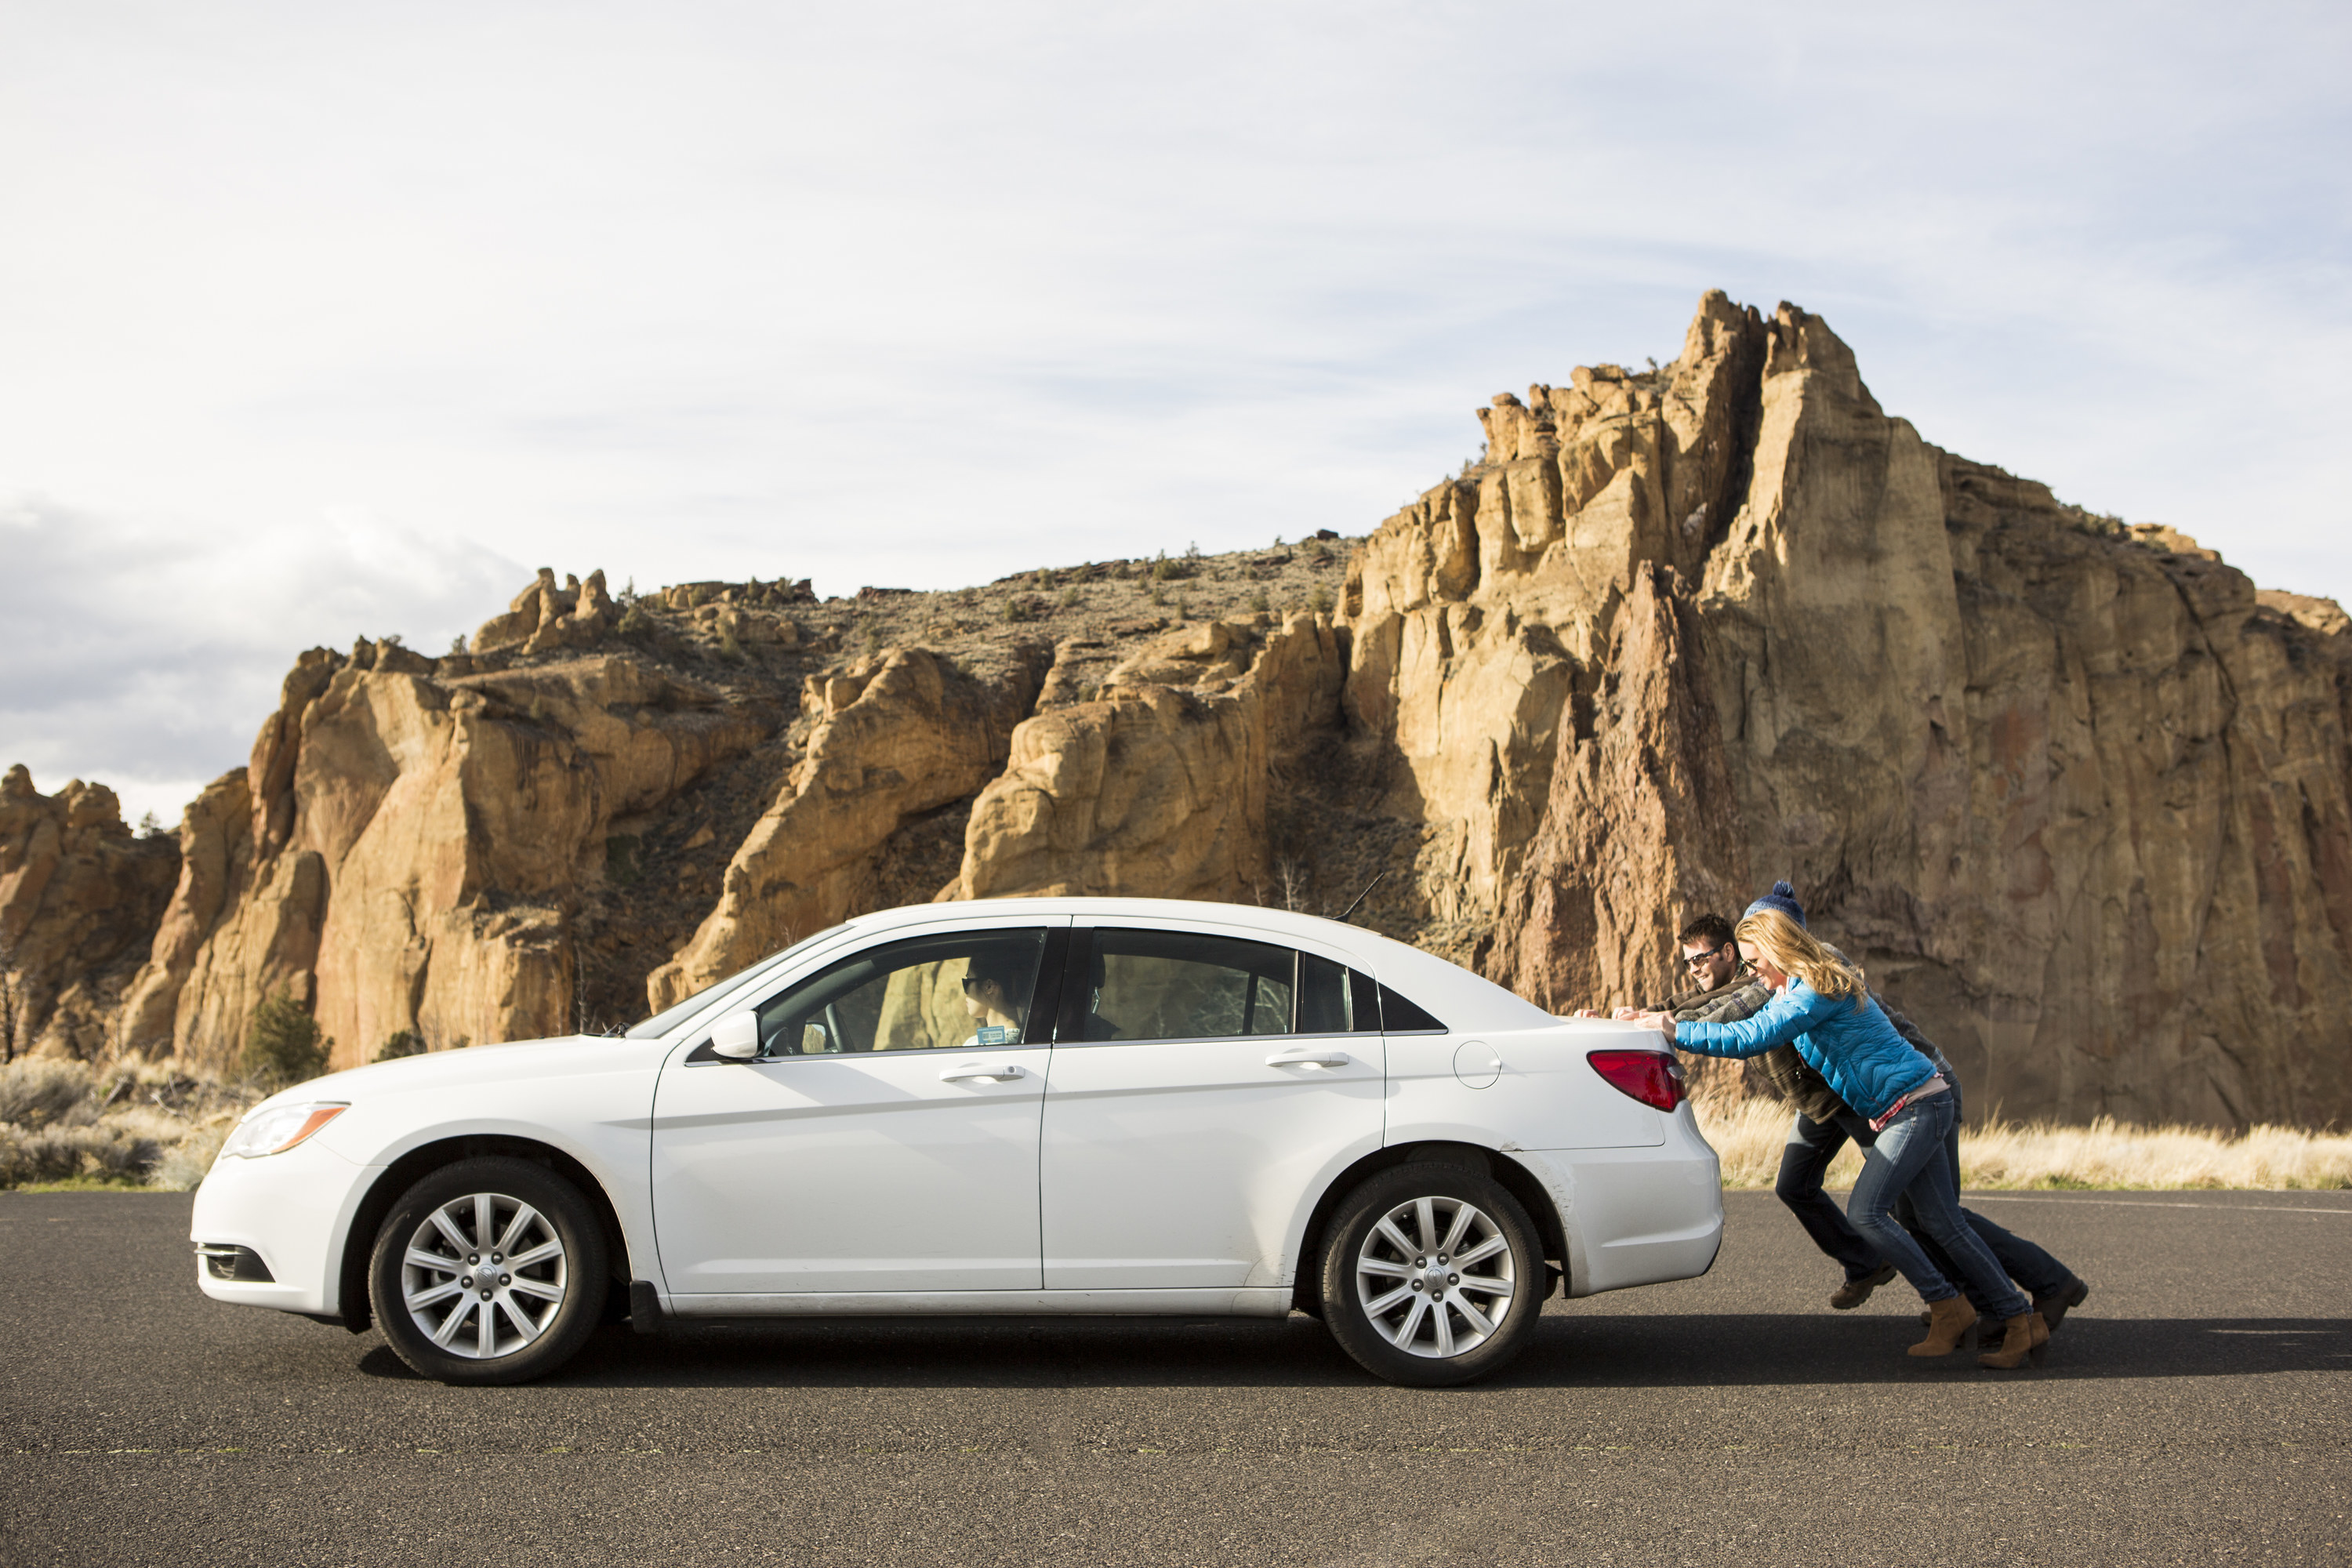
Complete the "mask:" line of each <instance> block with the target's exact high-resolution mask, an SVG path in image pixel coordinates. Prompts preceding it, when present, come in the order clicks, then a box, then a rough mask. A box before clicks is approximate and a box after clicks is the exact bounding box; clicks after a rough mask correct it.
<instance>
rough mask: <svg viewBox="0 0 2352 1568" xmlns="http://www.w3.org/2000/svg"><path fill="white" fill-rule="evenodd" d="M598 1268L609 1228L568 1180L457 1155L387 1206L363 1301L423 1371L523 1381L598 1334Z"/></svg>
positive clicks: (459, 1380)
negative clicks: (484, 1217)
mask: <svg viewBox="0 0 2352 1568" xmlns="http://www.w3.org/2000/svg"><path fill="white" fill-rule="evenodd" d="M485 1201H487V1202H488V1209H489V1220H490V1223H489V1225H488V1227H487V1228H488V1231H489V1234H488V1236H487V1237H485V1236H482V1235H481V1234H479V1233H480V1232H481V1231H482V1230H483V1229H484V1228H485V1227H484V1226H482V1225H481V1223H480V1215H481V1205H482V1204H483V1203H484V1202H485ZM436 1215H437V1216H438V1218H437V1219H436ZM501 1243H510V1244H511V1245H512V1247H513V1251H514V1255H515V1257H516V1258H521V1259H522V1260H523V1261H522V1263H521V1265H520V1267H517V1266H516V1265H515V1264H514V1262H513V1261H512V1259H510V1258H507V1257H505V1256H503V1254H504V1253H505V1251H506V1250H507V1248H506V1247H505V1246H502V1245H501ZM424 1258H432V1259H434V1260H435V1261H434V1264H433V1265H432V1266H429V1267H428V1266H425V1264H424V1263H423V1262H422V1261H421V1260H422V1259H424ZM492 1268H495V1269H496V1270H497V1273H496V1274H495V1275H493V1274H491V1273H490V1272H488V1270H490V1269H492ZM605 1268H606V1256H605V1246H604V1227H603V1226H600V1225H598V1224H597V1223H596V1215H595V1214H594V1212H593V1210H591V1209H590V1208H589V1206H588V1202H587V1200H586V1199H585V1198H583V1197H582V1196H581V1195H580V1193H579V1190H578V1189H577V1188H575V1187H574V1186H572V1184H571V1183H570V1182H567V1181H565V1180H564V1179H563V1178H562V1177H561V1176H559V1175H556V1174H555V1173H552V1172H551V1171H549V1170H548V1169H546V1168H545V1167H544V1166H541V1165H535V1164H533V1163H530V1161H528V1160H514V1159H500V1158H490V1159H478V1160H463V1161H460V1162H458V1163H457V1164H454V1165H444V1166H443V1167H441V1169H439V1170H437V1171H435V1172H432V1173H429V1174H427V1175H425V1176H424V1177H422V1178H420V1179H419V1180H418V1181H417V1183H416V1184H415V1185H414V1186H412V1187H410V1188H409V1189H408V1191H407V1192H405V1193H404V1194H401V1197H400V1201H399V1202H398V1203H397V1204H394V1205H393V1209H392V1213H391V1214H390V1215H386V1216H385V1218H384V1222H383V1228H381V1229H380V1230H378V1231H377V1232H376V1238H375V1250H374V1252H373V1254H372V1255H371V1256H370V1257H369V1258H368V1300H369V1303H370V1304H371V1305H372V1306H373V1308H374V1310H375V1321H376V1325H377V1326H378V1327H379V1328H381V1329H382V1330H383V1337H384V1339H385V1340H386V1341H387V1342H389V1343H390V1344H391V1346H392V1349H393V1353H394V1354H395V1355H397V1356H399V1357H400V1359H401V1360H403V1361H404V1362H406V1363H408V1364H409V1365H410V1366H412V1367H414V1368H415V1369H416V1371H418V1372H419V1373H423V1374H424V1375H425V1376H426V1377H430V1378H436V1379H438V1380H439V1381H440V1382H443V1383H456V1384H504V1383H525V1382H528V1381H530V1379H532V1378H534V1377H544V1376H546V1375H547V1374H548V1373H551V1372H553V1371H554V1370H555V1369H556V1368H557V1367H560V1366H562V1364H563V1363H565V1362H567V1361H570V1360H571V1359H572V1355H573V1354H574V1353H575V1352H578V1350H579V1349H580V1347H581V1345H582V1344H583V1342H585V1341H586V1340H587V1338H588V1335H589V1334H590V1332H591V1331H593V1330H594V1329H595V1327H596V1322H597V1320H598V1318H599V1317H600V1316H601V1315H602V1314H603V1311H604V1295H605V1289H606V1280H605ZM460 1281H462V1284H461V1283H460ZM485 1322H487V1323H488V1331H487V1333H486V1332H485V1331H484V1328H483V1325H484V1323H485ZM436 1330H437V1331H439V1333H440V1338H441V1341H442V1342H436V1337H435V1336H436ZM453 1345H454V1346H458V1347H461V1348H457V1349H452V1348H450V1347H451V1346H453Z"/></svg>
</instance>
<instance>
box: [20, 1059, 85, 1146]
mask: <svg viewBox="0 0 2352 1568" xmlns="http://www.w3.org/2000/svg"><path fill="white" fill-rule="evenodd" d="M96 1085H97V1080H96V1079H95V1078H94V1077H93V1075H92V1074H91V1072H90V1070H89V1068H88V1067H86V1066H85V1065H83V1064H82V1063H80V1062H77V1061H61V1060H58V1059H57V1058H47V1057H39V1058H37V1057H20V1058H17V1059H16V1060H15V1061H13V1062H10V1063H8V1064H7V1065H6V1066H5V1067H0V1122H6V1123H8V1124H9V1125H11V1126H14V1127H18V1128H23V1129H26V1130H28V1131H29V1130H31V1129H35V1128H40V1127H47V1126H51V1125H53V1124H55V1123H57V1122H60V1121H65V1120H66V1119H67V1118H68V1116H70V1115H71V1114H72V1113H73V1112H74V1111H75V1110H77V1109H79V1107H80V1106H81V1105H82V1103H83V1102H84V1101H85V1100H89V1097H90V1093H91V1090H92V1089H94V1088H96Z"/></svg>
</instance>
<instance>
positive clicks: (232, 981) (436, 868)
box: [118, 574, 772, 1066]
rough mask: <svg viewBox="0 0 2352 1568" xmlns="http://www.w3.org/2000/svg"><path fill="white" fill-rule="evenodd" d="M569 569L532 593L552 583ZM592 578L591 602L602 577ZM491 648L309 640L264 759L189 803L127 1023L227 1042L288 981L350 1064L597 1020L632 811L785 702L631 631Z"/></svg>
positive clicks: (669, 795) (192, 1051)
mask: <svg viewBox="0 0 2352 1568" xmlns="http://www.w3.org/2000/svg"><path fill="white" fill-rule="evenodd" d="M550 579H551V574H542V577H541V584H540V587H539V589H537V590H534V591H531V592H530V593H527V594H526V595H525V597H526V598H531V597H534V596H536V597H538V598H540V599H541V601H542V604H543V603H544V596H545V591H546V589H547V585H548V584H549V582H550ZM590 582H591V584H592V585H593V593H583V596H582V599H581V600H580V601H579V602H580V603H590V602H592V601H593V599H594V598H600V597H601V595H602V582H601V577H595V576H592V578H591V579H590ZM574 608H575V609H576V608H577V605H574ZM599 613H601V612H599ZM576 622H577V617H576V616H574V615H573V614H572V611H569V610H567V611H566V612H565V614H564V615H563V616H560V617H558V618H557V621H556V625H557V626H558V627H559V628H560V627H561V626H564V625H567V624H576ZM548 629H549V624H548V623H547V622H546V621H545V620H542V621H541V622H540V623H539V624H538V625H537V626H536V627H535V629H534V630H533V632H532V633H531V641H533V642H535V643H537V644H538V645H539V646H540V648H541V652H549V651H552V650H553V649H555V648H560V647H562V643H561V640H560V639H558V640H557V641H556V642H554V643H552V644H551V643H550V641H549V639H548V638H547V637H546V636H545V634H546V632H547V631H548ZM566 635H569V634H566ZM451 663H452V664H453V665H457V664H460V661H458V660H452V661H451ZM476 663H477V661H476V660H473V659H470V658H469V659H466V660H464V661H462V668H463V673H455V674H452V673H448V672H446V671H445V670H443V669H442V668H440V667H439V666H438V665H437V664H436V661H433V660H429V659H425V658H422V657H421V656H418V655H415V654H414V653H410V652H408V651H407V650H405V649H401V648H397V647H392V648H386V647H379V646H376V645H372V644H362V646H361V647H359V648H358V649H357V650H355V651H354V653H353V655H352V657H350V658H343V657H341V656H338V655H335V654H332V653H329V652H327V651H325V650H323V649H313V650H312V651H311V652H310V653H308V654H305V655H304V656H303V657H302V658H301V659H300V660H299V662H298V663H297V664H296V666H295V668H294V670H293V671H292V673H290V674H289V676H288V678H287V680H286V683H285V687H284V690H283V693H282V697H281V705H280V707H279V709H278V711H277V712H276V713H274V714H272V715H271V717H270V718H269V720H268V721H267V722H266V723H265V724H264V725H263V726H262V730H261V733H260V735H259V737H258V738H257V740H256V742H255V745H254V752H253V759H252V762H251V763H250V764H249V765H248V766H247V768H246V769H245V770H244V771H243V772H242V773H232V774H230V775H228V776H227V777H226V778H224V779H222V780H220V781H218V782H217V783H215V784H214V785H212V786H211V787H210V788H209V789H207V790H206V791H205V795H203V796H201V797H200V798H199V799H198V800H197V801H196V802H195V803H194V805H191V806H190V808H189V811H188V815H187V819H186V821H185V822H184V824H183V826H182V829H181V839H182V847H183V873H182V876H181V878H180V884H179V887H178V889H176V890H175V892H174V893H173V898H172V900H171V903H170V906H169V908H168V909H167V910H165V912H164V915H163V921H162V922H161V926H160V929H158V930H157V931H156V934H155V939H154V942H153V943H152V949H151V952H150V955H149V959H148V963H147V964H146V966H145V967H144V969H142V972H141V973H140V974H139V976H138V977H137V980H136V981H135V982H134V984H133V985H132V986H131V994H130V996H129V999H128V1005H126V1006H125V1007H124V1009H123V1012H122V1016H121V1021H120V1024H119V1026H118V1032H119V1035H120V1037H121V1043H122V1044H123V1045H125V1046H127V1047H131V1048H134V1049H142V1050H147V1051H150V1052H152V1051H154V1050H156V1049H158V1048H161V1047H163V1045H164V1044H165V1043H166V1042H167V1041H168V1044H169V1047H170V1048H171V1049H172V1050H173V1051H174V1052H176V1053H177V1054H178V1055H180V1056H182V1057H184V1058H190V1059H192V1060H194V1061H197V1062H202V1063H207V1064H211V1065H215V1066H218V1065H221V1064H224V1063H226V1062H227V1061H228V1060H230V1059H232V1058H233V1057H234V1056H235V1054H236V1051H237V1049H238V1048H239V1047H241V1045H242V1043H243V1037H244V1032H245V1028H246V1025H247V1020H248V1019H249V1018H250V1016H251V1015H252V1012H253V1009H254V1008H255V1007H256V1006H257V1005H258V1004H259V1003H260V1001H261V1000H262V999H263V998H265V997H267V996H268V995H270V994H273V993H277V992H280V991H283V992H285V993H287V994H290V995H292V996H294V997H295V998H296V999H297V1000H299V1001H302V1002H304V1003H307V1004H309V1005H310V1007H311V1009H312V1011H313V1013H314V1014H315V1016H317V1017H318V1019H319V1021H320V1026H321V1027H322V1028H323V1029H324V1030H325V1032H326V1033H327V1034H328V1035H329V1036H330V1037H331V1038H333V1039H334V1040H335V1042H336V1047H335V1060H336V1061H337V1063H338V1064H339V1065H346V1066H347V1065H351V1064H352V1063H355V1062H359V1061H364V1060H367V1059H369V1057H370V1056H371V1055H372V1054H373V1050H374V1049H375V1048H376V1047H378V1046H380V1045H381V1044H382V1043H383V1040H384V1039H385V1038H387V1037H390V1036H392V1035H394V1034H395V1033H398V1032H400V1031H402V1030H415V1031H416V1032H418V1033H420V1034H422V1035H423V1036H424V1037H425V1038H426V1039H427V1040H428V1041H431V1042H434V1043H435V1044H438V1045H447V1044H457V1043H463V1042H465V1041H467V1040H488V1039H501V1038H515V1037H528V1036H530V1035H543V1034H551V1033H561V1032H563V1031H564V1030H565V1029H566V1028H568V1027H572V1026H574V1025H575V1024H576V1022H577V1019H576V1017H575V1012H576V1008H577V1005H578V1002H579V999H580V981H581V975H580V973H579V972H578V965H579V955H578V952H577V948H578V941H577V933H576V932H575V931H573V929H572V919H573V916H574V915H575V914H576V913H577V912H578V909H579V906H580V903H581V900H582V898H583V893H584V892H585V890H586V889H591V888H593V887H594V886H595V885H597V884H598V883H600V882H601V881H602V879H603V874H604V846H605V843H606V840H607V837H609V836H610V835H611V833H612V830H613V827H614V824H615V823H616V822H619V821H622V820H624V819H628V818H632V817H642V816H646V815H647V814H649V813H653V812H656V811H658V810H659V809H660V808H661V807H663V806H664V805H667V804H668V803H669V802H670V801H672V800H673V799H675V798H676V797H677V795H679V794H680V793H681V792H682V791H684V790H686V789H687V788H688V786H690V785H691V784H694V783H695V782H696V781H697V780H698V779H699V778H701V777H702V776H703V775H705V774H706V773H709V771H710V770H711V769H712V768H713V767H715V766H717V765H718V764H719V763H722V762H724V761H726V760H727V759H729V758H730V757H733V756H736V755H738V754H740V753H741V752H745V751H747V750H749V749H750V748H751V746H753V745H755V744H756V743H758V742H760V741H761V739H763V738H764V736H765V735H766V734H767V732H768V731H769V730H770V729H771V728H772V720H771V719H769V718H765V717H763V716H761V714H759V713H757V712H755V711H752V710H748V709H746V708H745V707H744V705H742V704H740V703H729V702H727V701H725V700H722V694H721V693H720V692H719V691H718V690H716V689H711V688H708V687H705V686H701V685H698V684H697V683H694V682H692V681H689V680H686V679H680V678H679V677H677V676H676V675H674V674H671V673H667V672H665V671H662V670H660V669H658V668H656V667H655V666H653V665H652V664H650V663H648V662H646V660H644V659H642V658H637V657H635V656H634V655H632V654H630V653H627V652H594V653H586V654H578V655H571V656H567V657H562V658H555V659H551V660H542V661H541V662H537V663H534V664H532V665H530V666H528V667H524V668H473V666H474V665H475V664H476ZM167 1021H168V1022H167Z"/></svg>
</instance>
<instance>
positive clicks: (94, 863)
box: [0, 766, 178, 1059]
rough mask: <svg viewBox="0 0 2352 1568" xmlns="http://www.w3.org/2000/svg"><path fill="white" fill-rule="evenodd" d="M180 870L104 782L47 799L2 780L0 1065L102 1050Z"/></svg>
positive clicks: (16, 776)
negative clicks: (37, 1054)
mask: <svg viewBox="0 0 2352 1568" xmlns="http://www.w3.org/2000/svg"><path fill="white" fill-rule="evenodd" d="M177 869H178V866H177V864H176V862H175V861H174V859H173V854H172V841H171V840H170V839H169V838H167V837H160V836H157V837H143V838H142V837H137V836H135V835H133V834H132V833H131V829H130V828H128V827H126V826H123V822H122V807H121V805H120V803H118V802H117V801H116V799H115V795H114V792H113V791H112V790H110V789H108V788H107V787H106V786H105V785H104V784H84V783H82V782H81V781H80V780H79V779H76V780H74V781H73V782H72V783H71V784H67V785H66V787H65V788H63V789H61V790H59V791H58V793H57V794H55V795H43V794H41V793H40V791H38V790H37V789H36V788H34V787H33V779H32V775H31V774H30V773H26V771H25V769H24V768H22V767H21V766H19V767H12V768H10V769H9V770H8V772H7V773H6V774H5V776H0V1059H5V1058H11V1057H15V1056H18V1055H21V1054H24V1053H26V1052H30V1051H34V1050H42V1051H46V1052H48V1053H50V1054H54V1055H66V1056H81V1057H87V1056H90V1055H93V1054H95V1053H96V1052H97V1051H98V1050H100V1049H101V1048H102V1047H103V1045H104V1042H105V1039H106V1034H107V1026H108V1022H109V1019H110V1016H111V1015H112V1013H113V1012H114V1011H115V1009H116V1008H117V1007H118V1006H119V1005H120V998H121V994H122V992H123V989H124V987H125V985H126V984H128V982H129V980H130V977H131V971H132V970H133V969H135V968H136V967H137V965H138V963H139V961H140V959H141V958H142V956H144V954H145V952H146V950H147V945H148V942H149V941H150V940H151V938H152V935H153V932H154V930H155V923H156V921H157V918H158V916H159V915H160V914H161V912H162V910H163V900H165V898H167V897H168V896H169V894H170V892H171V888H172V879H173V873H174V872H175V871H176V870H177Z"/></svg>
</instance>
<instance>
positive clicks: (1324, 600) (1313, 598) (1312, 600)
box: [1307, 588, 1331, 616]
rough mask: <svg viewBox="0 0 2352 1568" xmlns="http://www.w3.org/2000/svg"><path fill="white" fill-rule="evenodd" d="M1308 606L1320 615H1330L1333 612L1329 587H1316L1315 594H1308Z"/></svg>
mask: <svg viewBox="0 0 2352 1568" xmlns="http://www.w3.org/2000/svg"><path fill="white" fill-rule="evenodd" d="M1307 608H1308V609H1310V610H1312V611H1314V612H1315V613H1316V614H1317V615H1318V616H1328V615H1329V614H1330V613H1331V590H1330V589H1328V588H1318V589H1316V590H1315V592H1314V593H1313V594H1311V595H1308V596H1307Z"/></svg>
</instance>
